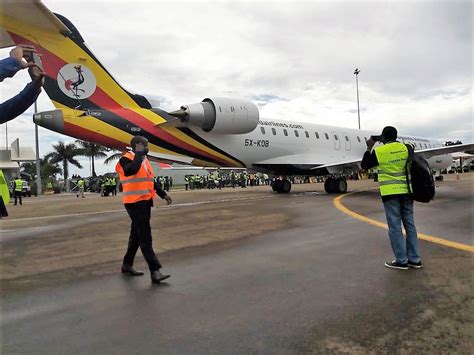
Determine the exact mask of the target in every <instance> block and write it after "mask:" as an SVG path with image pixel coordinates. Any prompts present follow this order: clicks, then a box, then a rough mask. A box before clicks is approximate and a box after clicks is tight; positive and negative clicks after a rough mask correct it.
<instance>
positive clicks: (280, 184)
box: [272, 179, 291, 194]
mask: <svg viewBox="0 0 474 355" xmlns="http://www.w3.org/2000/svg"><path fill="white" fill-rule="evenodd" d="M272 190H273V191H275V192H278V193H284V194H287V193H288V192H290V191H291V182H290V180H287V179H284V180H278V179H277V180H274V181H273V183H272Z"/></svg>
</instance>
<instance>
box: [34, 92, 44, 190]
mask: <svg viewBox="0 0 474 355" xmlns="http://www.w3.org/2000/svg"><path fill="white" fill-rule="evenodd" d="M36 113H38V104H37V102H36V101H35V114H36ZM35 143H36V195H37V196H38V195H41V194H42V193H43V189H42V186H41V166H40V158H39V139H38V125H37V124H36V123H35Z"/></svg>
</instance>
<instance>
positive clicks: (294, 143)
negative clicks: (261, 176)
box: [196, 119, 452, 170]
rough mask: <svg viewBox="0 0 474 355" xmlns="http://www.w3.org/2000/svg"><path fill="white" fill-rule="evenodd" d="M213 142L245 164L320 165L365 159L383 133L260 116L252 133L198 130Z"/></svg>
mask: <svg viewBox="0 0 474 355" xmlns="http://www.w3.org/2000/svg"><path fill="white" fill-rule="evenodd" d="M196 133H198V134H199V135H201V137H202V138H204V139H206V140H207V141H209V142H210V143H211V144H213V145H215V146H217V147H219V148H220V149H222V150H223V151H225V152H228V153H229V154H231V155H232V156H234V157H235V158H236V159H238V160H240V161H241V162H243V163H244V164H245V166H246V167H247V168H255V164H258V163H260V162H267V163H268V165H298V166H303V165H304V166H306V165H307V166H311V165H312V166H316V165H324V164H331V163H337V162H344V161H349V160H354V159H358V158H361V157H362V156H363V154H364V152H365V151H366V149H367V145H366V140H367V139H369V137H370V136H371V135H378V134H380V133H379V132H373V131H367V130H358V129H353V128H346V127H336V126H326V125H319V124H311V123H303V122H290V121H280V120H269V119H260V121H259V124H258V126H257V128H256V129H255V130H253V131H252V132H250V133H248V134H238V135H229V134H226V135H223V134H213V133H212V132H211V133H206V132H204V131H202V130H199V132H196ZM398 140H399V141H400V142H404V143H411V144H413V145H414V147H415V150H422V149H428V148H435V147H442V146H443V143H442V142H440V141H438V140H436V139H432V138H422V137H415V136H409V135H404V134H399V135H398ZM451 162H452V158H451V156H450V155H449V154H445V155H441V156H436V157H433V158H431V159H429V163H430V166H431V168H432V169H434V170H437V169H443V168H446V167H448V166H449V165H450V164H451Z"/></svg>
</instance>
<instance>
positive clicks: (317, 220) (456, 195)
mask: <svg viewBox="0 0 474 355" xmlns="http://www.w3.org/2000/svg"><path fill="white" fill-rule="evenodd" d="M473 182H474V174H463V176H462V179H461V180H460V181H457V180H455V179H454V178H453V177H452V176H449V177H448V181H445V182H443V183H442V184H440V186H439V187H438V190H437V196H436V200H435V201H433V202H432V203H430V204H417V205H416V206H415V220H416V224H417V228H418V231H419V232H420V233H424V234H426V235H430V236H437V237H439V238H442V239H443V240H448V241H452V242H456V243H459V244H462V245H465V246H467V247H469V246H471V247H472V235H473V233H472V231H473V229H472V228H473V226H472V212H473V204H472V201H473V200H472V197H473V196H472V194H473ZM349 186H350V189H351V191H357V192H356V193H354V194H351V195H348V196H345V197H344V198H343V200H342V201H341V202H342V203H343V205H344V206H345V207H347V208H348V209H350V210H351V211H354V212H356V213H358V214H360V215H362V216H365V217H367V218H368V219H371V220H373V221H378V222H380V223H385V217H384V212H383V207H382V203H381V201H380V197H379V196H378V192H377V190H373V189H372V190H370V189H371V188H373V187H376V185H375V184H374V183H373V182H372V183H370V182H350V184H349ZM322 190H323V188H322V184H305V185H294V189H293V192H292V193H290V194H288V195H281V194H274V193H272V192H271V191H270V189H269V188H268V187H256V188H248V189H235V190H233V189H226V190H222V191H197V192H185V191H182V192H175V193H173V192H172V193H171V196H172V197H173V199H174V202H175V204H174V206H173V205H172V206H173V207H164V206H160V207H159V208H155V209H154V210H153V216H152V225H153V234H154V245H155V247H156V249H157V250H158V251H159V252H160V254H159V257H160V259H161V260H162V263H163V264H164V271H165V272H169V273H171V275H172V277H171V278H170V279H169V282H168V283H166V284H163V285H160V286H153V285H151V284H150V280H149V277H148V273H146V274H145V276H144V277H140V278H130V277H124V276H122V275H121V274H119V273H118V268H119V267H120V262H121V257H122V255H123V252H124V250H125V247H126V240H127V237H128V224H129V221H128V219H127V215H126V213H124V212H123V209H122V208H123V207H122V206H121V202H120V200H119V198H100V197H98V196H96V195H88V196H87V197H86V198H85V199H83V200H82V199H76V197H75V196H61V197H59V196H50V197H44V198H36V199H34V198H32V199H26V200H25V205H24V206H22V208H23V209H22V210H20V207H17V208H16V209H15V208H14V207H13V206H9V212H10V214H11V218H10V219H9V220H6V221H3V222H2V224H3V226H2V228H3V230H4V232H3V233H2V249H3V250H2V252H3V256H2V261H1V267H2V270H3V271H2V290H1V292H2V298H3V310H2V335H3V339H1V343H2V352H3V353H5V354H13V353H35V354H38V353H83V354H98V353H101V354H102V353H163V354H182V353H198V354H201V353H212V354H222V353H268V354H275V353H277V354H287V353H338V352H364V353H366V352H373V353H381V352H386V353H403V352H408V353H442V352H458V353H469V351H470V349H472V348H473V345H474V344H473V342H472V330H473V329H472V324H473V319H472V314H474V312H473V304H472V296H473V285H472V261H473V253H472V252H469V251H466V250H459V249H456V248H451V247H448V246H445V245H440V244H436V243H432V242H428V241H420V246H421V253H422V257H423V261H424V264H425V268H424V269H422V270H408V271H396V270H389V269H387V268H384V267H383V263H384V262H385V261H388V260H391V258H392V255H391V251H390V247H389V242H388V237H387V235H386V230H384V229H383V228H380V227H379V226H377V225H376V224H369V223H365V222H363V221H361V220H358V219H355V218H353V216H350V215H347V214H345V213H343V212H342V211H341V210H339V209H337V208H336V206H335V205H334V198H335V196H334V195H327V194H325V193H324V192H322ZM136 264H137V266H140V267H142V268H144V263H143V259H142V257H141V256H139V257H138V258H137V262H136Z"/></svg>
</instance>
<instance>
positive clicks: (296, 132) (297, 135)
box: [295, 129, 300, 137]
mask: <svg viewBox="0 0 474 355" xmlns="http://www.w3.org/2000/svg"><path fill="white" fill-rule="evenodd" d="M299 136H300V134H299V133H298V131H297V130H296V129H295V137H299Z"/></svg>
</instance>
